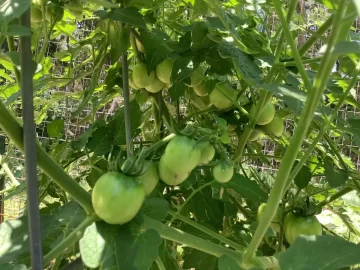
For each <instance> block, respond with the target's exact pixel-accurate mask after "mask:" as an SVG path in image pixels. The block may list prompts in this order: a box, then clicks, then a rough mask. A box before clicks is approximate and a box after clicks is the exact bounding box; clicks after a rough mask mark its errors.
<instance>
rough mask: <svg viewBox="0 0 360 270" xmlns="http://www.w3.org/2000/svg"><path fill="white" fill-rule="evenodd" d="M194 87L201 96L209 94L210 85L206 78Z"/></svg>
mask: <svg viewBox="0 0 360 270" xmlns="http://www.w3.org/2000/svg"><path fill="white" fill-rule="evenodd" d="M193 89H194V92H195V93H196V94H197V95H198V96H199V97H203V96H207V95H209V91H208V87H207V84H206V81H205V80H204V81H202V82H201V83H200V84H199V85H196V86H194V87H193Z"/></svg>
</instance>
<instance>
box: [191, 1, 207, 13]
mask: <svg viewBox="0 0 360 270" xmlns="http://www.w3.org/2000/svg"><path fill="white" fill-rule="evenodd" d="M194 11H195V12H196V13H198V14H200V15H205V14H206V13H207V12H208V6H207V4H206V3H205V1H204V0H195V4H194Z"/></svg>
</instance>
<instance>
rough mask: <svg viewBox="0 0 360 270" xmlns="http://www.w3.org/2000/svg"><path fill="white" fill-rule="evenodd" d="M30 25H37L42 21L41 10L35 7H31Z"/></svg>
mask: <svg viewBox="0 0 360 270" xmlns="http://www.w3.org/2000/svg"><path fill="white" fill-rule="evenodd" d="M30 15H31V17H30V18H31V23H38V22H41V20H42V12H41V9H40V8H39V7H37V6H34V5H32V6H31V9H30Z"/></svg>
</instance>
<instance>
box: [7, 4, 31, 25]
mask: <svg viewBox="0 0 360 270" xmlns="http://www.w3.org/2000/svg"><path fill="white" fill-rule="evenodd" d="M30 3H31V2H29V1H27V0H17V1H10V0H7V1H2V4H1V5H0V21H2V22H4V25H6V23H8V22H10V21H11V20H13V19H16V18H19V17H20V16H21V15H22V14H23V13H24V12H25V11H26V10H27V9H28V8H29V7H30Z"/></svg>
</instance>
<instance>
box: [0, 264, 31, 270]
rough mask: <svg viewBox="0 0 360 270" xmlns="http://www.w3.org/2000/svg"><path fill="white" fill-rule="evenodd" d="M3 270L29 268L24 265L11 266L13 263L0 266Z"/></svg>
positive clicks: (23, 269)
mask: <svg viewBox="0 0 360 270" xmlns="http://www.w3.org/2000/svg"><path fill="white" fill-rule="evenodd" d="M0 269H1V270H26V269H27V267H26V265H24V264H11V263H4V264H0Z"/></svg>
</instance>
